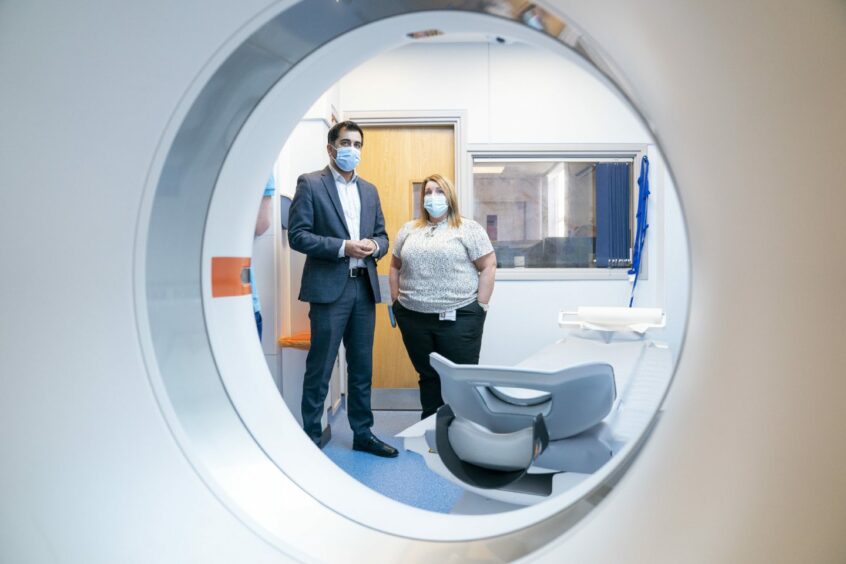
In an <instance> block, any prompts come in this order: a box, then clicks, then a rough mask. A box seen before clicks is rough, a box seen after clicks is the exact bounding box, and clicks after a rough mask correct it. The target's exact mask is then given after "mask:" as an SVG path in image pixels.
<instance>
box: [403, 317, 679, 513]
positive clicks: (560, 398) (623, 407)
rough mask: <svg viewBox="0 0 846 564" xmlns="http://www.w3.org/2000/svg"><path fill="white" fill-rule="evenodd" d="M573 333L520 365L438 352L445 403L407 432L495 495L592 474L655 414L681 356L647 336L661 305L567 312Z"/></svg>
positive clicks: (444, 466)
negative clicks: (474, 361)
mask: <svg viewBox="0 0 846 564" xmlns="http://www.w3.org/2000/svg"><path fill="white" fill-rule="evenodd" d="M559 325H560V326H561V327H563V328H566V329H568V333H567V335H566V336H565V337H564V338H562V339H560V340H559V341H557V342H555V343H553V344H551V345H549V346H547V347H545V348H543V349H542V350H540V351H538V352H537V353H535V354H533V355H531V356H530V357H529V358H527V359H525V360H524V361H522V362H520V363H519V364H517V365H515V366H491V365H458V364H455V363H453V362H450V361H449V360H448V359H446V358H444V357H443V356H441V355H439V354H437V353H432V355H431V357H430V362H431V364H432V366H433V368H435V370H436V371H437V372H438V374H439V375H440V378H441V391H442V395H443V398H444V402H445V405H444V406H442V407H441V408H440V410H439V411H438V413H437V414H436V415H433V416H431V417H429V418H427V419H425V420H423V421H421V422H419V423H417V424H415V425H413V426H411V427H409V428H408V429H406V430H405V431H403V432H402V433H400V434H399V436H400V437H402V438H403V439H404V443H405V447H406V448H407V449H408V450H411V451H414V452H417V453H418V454H420V455H421V456H423V458H424V460H425V461H426V463H427V465H428V466H429V467H430V468H431V469H432V470H434V471H435V472H437V473H439V474H441V475H443V476H444V477H446V478H448V479H450V480H451V481H453V482H455V483H457V484H459V485H460V486H462V487H463V488H465V489H466V490H468V491H470V492H473V493H476V494H478V495H481V496H483V497H486V498H490V499H496V500H500V501H505V502H508V503H512V504H518V505H526V504H532V503H536V502H538V501H541V500H543V499H546V498H548V497H549V496H551V495H554V494H557V493H560V492H561V491H564V490H566V489H568V488H570V487H573V486H574V485H575V484H577V483H579V482H580V481H581V480H583V479H585V478H587V477H588V476H590V475H591V474H592V473H593V472H595V471H597V470H598V469H599V468H600V467H602V466H603V465H604V464H605V463H607V462H608V461H610V460H611V459H612V458H613V457H614V455H615V454H616V453H618V452H620V451H621V450H622V449H623V448H625V447H626V445H628V444H630V443H632V441H634V440H635V439H637V438H638V437H639V436H640V435H641V434H642V432H643V431H644V430H646V428H647V426H648V425H649V424H650V422H651V421H652V416H653V415H654V413H655V412H656V411H657V409H658V408H659V406H660V403H661V401H662V399H663V396H664V393H665V392H666V389H667V387H668V385H669V381H670V376H671V373H672V355H671V352H670V351H669V349H668V348H667V347H666V346H665V345H664V344H662V343H661V342H659V341H655V340H653V339H652V338H651V335H648V333H649V332H650V330H654V329H656V328H661V327H662V326H663V325H664V316H663V313H662V312H661V311H660V310H655V309H645V308H632V309H629V308H579V309H578V310H577V311H575V312H562V313H561V314H560V315H559Z"/></svg>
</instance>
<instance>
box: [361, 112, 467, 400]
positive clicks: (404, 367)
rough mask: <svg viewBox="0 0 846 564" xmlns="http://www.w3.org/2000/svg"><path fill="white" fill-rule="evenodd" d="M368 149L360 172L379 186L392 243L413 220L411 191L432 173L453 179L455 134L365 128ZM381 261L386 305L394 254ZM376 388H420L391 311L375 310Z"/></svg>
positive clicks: (431, 129)
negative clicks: (393, 321)
mask: <svg viewBox="0 0 846 564" xmlns="http://www.w3.org/2000/svg"><path fill="white" fill-rule="evenodd" d="M363 129H364V148H363V150H362V152H361V163H360V164H359V166H358V169H357V172H358V174H359V175H361V177H362V178H365V179H367V180H369V181H370V182H372V183H373V184H375V185H376V187H377V188H378V189H379V197H380V199H381V200H382V211H383V213H384V214H385V228H386V230H387V232H388V239H389V240H390V241H391V244H392V245H393V241H394V239H395V238H396V236H397V233H398V232H399V229H400V227H402V225H403V224H404V223H405V222H407V221H410V220H411V219H412V205H413V201H412V197H411V195H412V189H413V185H414V183H415V182H416V183H420V181H422V180H423V179H424V178H426V177H427V176H429V175H430V174H441V175H443V176H445V177H447V178H449V179H450V180H454V179H455V135H454V132H453V128H452V127H451V126H425V127H417V126H413V127H411V126H400V127H393V126H391V127H381V126H379V127H364V128H363ZM392 250H393V247H391V249H390V250H389V251H388V253H389V255H388V256H386V257H385V258H384V259H383V260H381V261H379V267H378V270H379V278H380V280H382V281H384V283H383V284H382V288H383V289H384V290H383V294H384V295H383V296H382V299H383V300H384V301H386V302H387V301H389V300H390V296H389V295H387V291H388V290H387V288H388V284H387V279H388V269H389V267H390V262H391V261H390V253H391V252H392ZM373 387H374V388H416V387H417V372H416V371H415V370H414V368H413V367H412V366H411V361H409V360H408V354H407V353H406V352H405V346H404V345H403V343H402V336H401V335H400V332H399V329H398V328H396V329H395V328H392V327H391V324H390V321H389V320H388V313H387V308H386V307H385V305H383V304H379V305H377V306H376V334H375V338H374V343H373Z"/></svg>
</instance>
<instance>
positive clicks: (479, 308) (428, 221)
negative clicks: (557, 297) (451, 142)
mask: <svg viewBox="0 0 846 564" xmlns="http://www.w3.org/2000/svg"><path fill="white" fill-rule="evenodd" d="M420 209H421V214H420V217H419V218H417V219H415V220H412V221H410V222H408V223H406V224H405V225H403V226H402V229H400V231H399V233H398V234H397V237H396V242H395V243H394V250H393V255H392V257H391V270H390V276H389V279H390V286H391V302H392V303H393V311H394V316H395V317H396V320H397V325H399V328H400V332H401V333H402V340H403V343H405V348H406V350H407V351H408V356H409V358H410V359H411V363H412V364H413V365H414V368H415V370H417V373H418V374H419V376H420V380H419V383H420V404H421V405H422V407H423V413H422V416H421V418H422V419H425V418H426V417H428V416H430V415H432V414H434V413H435V412H436V411H437V410H438V408H439V407H440V406H442V405H443V404H444V401H443V399H442V398H441V381H440V378H439V377H438V373H437V372H435V370H434V369H433V368H432V367H431V366H430V364H429V353H432V352H437V353H439V354H441V355H443V356H444V357H446V358H448V359H450V360H451V361H452V362H455V363H457V364H478V362H479V349H480V348H481V346H482V330H483V328H484V324H485V317H486V315H487V311H488V302H489V301H490V299H491V294H492V293H493V287H494V276H495V274H496V255H495V254H494V250H493V245H491V240H490V238H488V234H487V233H486V232H485V230H484V229H482V226H481V225H479V224H478V223H476V222H475V221H473V220H472V219H467V218H466V217H461V215H460V213H459V211H458V200H457V198H456V195H455V189H454V188H453V187H452V184H451V183H450V182H449V181H448V180H447V179H445V178H443V177H442V176H441V175H439V174H433V175H432V176H430V177H428V178H427V179H426V180H424V181H423V190H421V193H420Z"/></svg>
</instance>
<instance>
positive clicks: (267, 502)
mask: <svg viewBox="0 0 846 564" xmlns="http://www.w3.org/2000/svg"><path fill="white" fill-rule="evenodd" d="M380 6H381V4H380ZM399 7H400V3H395V4H393V5H392V7H391V8H390V12H389V14H390V13H395V11H396V10H398V9H399ZM321 10H322V11H321ZM335 10H336V7H335V6H333V5H332V4H324V5H323V8H320V7H319V6H317V5H309V8H308V10H305V11H303V10H297V9H292V10H290V11H289V12H285V13H284V14H282V15H280V16H278V17H277V18H275V19H274V20H272V21H271V22H269V23H268V24H266V25H265V26H264V27H262V28H260V29H259V30H258V31H256V32H255V33H254V34H253V35H252V37H251V38H249V39H248V40H246V41H245V42H244V43H243V44H242V46H241V47H239V49H238V50H236V51H235V52H234V53H233V54H232V55H231V56H230V57H229V59H228V60H227V62H225V63H223V65H221V67H220V69H219V70H217V72H216V73H215V74H214V75H213V76H212V77H211V78H210V79H209V81H208V83H207V86H206V87H205V88H204V89H203V91H202V92H201V93H200V94H199V96H198V97H197V100H196V101H195V102H194V103H193V106H192V108H191V109H190V110H189V111H188V114H187V117H186V118H185V121H184V122H183V124H182V125H181V127H180V129H179V131H178V132H177V133H176V134H175V137H174V143H173V145H172V146H171V147H170V149H169V154H168V156H167V159H166V161H165V163H164V166H163V171H162V173H161V176H160V178H159V180H158V186H157V187H156V188H155V190H154V195H153V203H152V205H151V217H150V220H149V229H147V230H146V233H148V235H147V242H148V244H147V250H146V261H145V264H144V266H143V269H144V271H145V272H146V274H147V288H148V290H147V295H146V296H145V298H146V303H147V312H148V316H149V323H150V333H151V335H152V340H153V351H152V356H153V358H152V359H151V360H150V362H149V365H150V366H156V367H157V368H158V375H159V377H160V378H161V382H162V392H163V393H164V394H165V397H164V398H163V402H170V403H172V405H173V408H174V415H175V421H172V424H173V425H175V426H178V427H180V428H181V430H182V431H183V432H185V433H186V435H188V437H187V440H188V442H189V444H193V445H203V444H205V443H206V442H213V443H214V449H213V452H207V451H203V450H202V449H197V450H196V451H194V453H193V454H194V456H195V457H196V459H195V460H196V461H197V464H198V465H199V466H202V467H203V468H205V469H206V470H207V471H208V472H209V474H210V475H211V476H210V477H209V482H210V487H212V488H219V492H220V495H221V497H224V498H231V499H232V500H233V503H235V504H236V505H237V504H243V503H245V502H243V501H240V496H239V493H238V492H239V489H240V487H239V485H237V484H228V481H227V479H226V472H225V471H223V470H220V467H223V468H228V467H229V466H231V464H232V462H231V461H230V460H226V459H220V454H218V453H219V452H227V451H229V452H242V453H243V452H246V451H249V450H250V449H251V448H253V449H255V447H254V446H253V445H252V441H253V439H254V440H255V441H256V442H257V443H258V444H259V446H260V450H258V449H256V450H257V452H256V453H255V455H254V456H255V461H254V462H252V463H251V466H252V468H253V472H255V477H254V476H253V475H252V474H248V475H246V476H239V479H240V480H247V481H250V482H256V481H257V480H258V479H259V478H258V476H261V477H267V476H272V474H273V472H275V471H276V468H274V467H273V466H274V465H275V466H277V467H278V468H279V469H281V470H282V474H280V475H279V476H278V478H275V479H274V478H272V477H271V478H267V479H268V480H269V482H268V483H262V485H261V486H260V489H261V491H263V492H265V499H264V500H263V503H262V504H261V506H262V507H260V508H255V509H254V510H252V511H250V513H252V514H267V515H268V522H269V521H270V519H271V518H272V515H273V513H274V510H273V507H274V506H277V505H278V504H281V503H282V502H283V501H284V499H285V497H284V493H283V492H285V491H287V490H286V488H287V487H289V486H288V485H287V481H288V479H291V480H293V481H294V482H295V483H296V484H297V485H299V486H300V487H302V488H303V489H304V490H306V491H307V492H309V493H310V494H311V495H312V496H314V497H316V498H317V499H318V500H319V501H320V503H322V504H323V505H325V506H327V507H330V508H332V509H334V510H336V511H338V512H339V513H340V514H341V515H343V516H345V517H347V518H350V519H353V520H354V521H356V522H358V523H360V524H362V525H364V526H368V527H371V528H374V529H377V530H380V531H384V532H386V533H389V534H392V535H397V536H400V537H405V538H417V539H423V540H437V541H459V540H461V541H468V542H472V541H473V540H474V539H492V538H494V537H496V536H499V535H509V534H518V535H526V536H528V537H529V538H531V539H532V543H533V544H534V546H540V544H542V543H543V540H542V539H544V538H547V539H548V538H550V537H549V536H548V535H549V534H550V532H544V531H556V532H557V533H560V532H561V531H562V530H563V528H565V527H566V526H567V525H566V523H570V522H574V521H575V519H577V518H578V516H579V515H582V514H584V513H585V512H586V511H587V510H589V509H590V507H592V505H593V504H595V503H597V502H598V500H599V499H601V497H602V495H603V493H604V492H605V491H607V489H608V487H609V486H610V485H611V484H613V483H614V482H615V481H616V479H618V476H619V473H620V471H621V469H622V468H624V467H625V466H626V465H627V464H628V463H629V462H630V459H629V456H630V455H629V453H631V454H634V453H635V452H636V451H637V448H638V447H639V442H638V441H636V442H635V444H633V445H632V446H631V447H630V448H629V449H627V450H626V451H625V452H624V453H621V455H620V456H618V457H616V458H617V460H615V461H614V462H613V463H612V464H609V465H608V468H607V469H605V470H603V471H602V472H598V473H597V474H596V475H595V476H594V477H592V478H591V480H589V481H588V482H586V483H585V484H584V486H582V487H579V488H578V489H576V490H575V491H574V492H573V495H572V496H560V497H559V498H555V499H551V500H549V502H546V503H543V504H538V506H536V507H532V508H529V509H525V510H522V511H520V512H514V513H513V514H509V515H507V516H504V515H499V516H493V515H490V516H479V517H469V516H462V517H457V516H439V517H437V518H435V517H433V516H430V515H426V514H421V512H419V511H417V510H414V509H412V508H408V507H403V506H400V505H398V504H396V503H392V502H388V501H387V500H383V499H381V498H378V497H377V498H374V496H373V495H372V494H370V493H368V492H366V490H364V489H363V488H362V487H361V486H360V485H359V484H358V483H356V482H355V481H354V480H351V479H350V478H349V477H347V476H344V475H342V474H340V473H339V472H337V470H335V469H334V468H333V467H332V466H331V465H329V464H327V461H326V460H325V459H324V458H323V457H322V456H320V455H319V454H318V452H317V451H316V449H313V448H312V447H311V445H310V444H309V443H308V441H307V440H306V438H305V437H304V436H303V435H302V434H301V433H300V432H299V430H298V427H297V425H296V423H295V421H294V420H293V418H291V417H290V416H289V414H287V413H280V412H279V401H278V398H277V396H276V394H275V393H274V392H273V388H272V384H271V382H272V380H271V379H270V378H269V376H268V375H267V374H266V371H265V370H262V366H261V365H262V363H263V362H264V359H263V358H262V357H261V356H260V355H258V354H256V355H254V356H253V358H254V359H257V362H255V361H253V360H249V359H248V360H245V359H244V358H243V353H242V351H243V350H244V349H248V350H249V349H251V348H252V349H255V345H254V342H255V339H254V338H253V332H252V329H250V327H251V324H252V320H251V318H249V316H246V317H245V316H244V312H246V311H247V310H246V308H245V307H244V306H243V298H242V301H241V303H239V302H238V301H236V300H233V299H230V298H226V299H215V298H213V297H212V293H211V292H210V283H209V279H210V278H211V276H209V274H210V271H211V270H212V269H210V268H209V267H208V265H209V264H212V262H213V261H214V260H215V257H231V256H239V255H240V256H244V255H248V254H249V249H250V246H251V240H250V239H249V238H246V239H245V238H243V237H241V238H233V237H232V233H247V232H249V229H246V230H245V229H241V227H246V226H248V225H249V224H250V223H251V222H252V219H251V218H252V217H254V215H255V210H254V209H252V207H251V206H245V205H244V200H245V198H244V192H243V186H244V184H245V178H250V176H251V175H255V171H260V170H267V169H268V168H270V163H272V161H273V158H274V157H275V155H276V154H277V153H278V150H279V147H278V145H274V144H273V140H274V136H276V137H275V139H277V140H278V138H279V136H280V132H285V131H289V130H290V129H291V128H292V127H293V125H294V123H295V122H296V120H297V119H298V117H299V115H301V114H302V113H303V112H304V111H305V109H307V108H308V106H309V105H311V102H312V100H313V99H314V98H316V97H317V96H318V95H319V94H320V93H322V92H323V91H324V90H325V89H326V88H328V86H329V85H330V84H331V83H332V82H334V80H336V79H337V77H339V76H342V75H343V74H345V73H346V72H347V71H348V70H350V69H351V67H352V66H354V64H355V62H356V59H359V60H364V59H365V58H367V57H368V56H370V55H372V54H373V53H374V50H378V51H381V50H383V49H384V48H385V46H386V43H387V42H389V41H393V42H394V44H396V43H399V42H401V41H403V40H404V39H405V36H406V34H407V33H408V32H409V31H413V30H416V29H429V28H432V27H436V28H438V29H440V30H442V31H446V32H447V33H451V32H454V31H457V32H462V31H467V30H477V31H485V32H488V33H493V34H494V35H498V36H506V37H509V36H514V35H515V34H518V35H519V34H521V33H522V34H524V35H526V36H527V37H529V38H531V37H532V36H533V35H537V34H535V33H534V32H532V31H531V30H527V29H525V28H523V26H520V25H514V24H511V23H510V22H507V21H503V20H501V19H499V18H496V19H494V18H490V17H486V18H481V19H480V18H479V16H478V15H474V14H471V13H462V12H436V11H425V12H423V13H421V14H418V15H416V17H415V15H414V14H413V12H414V11H415V10H409V11H410V13H409V14H408V15H405V16H400V17H399V18H396V17H395V18H391V19H383V20H381V21H379V20H380V19H381V17H382V16H383V15H384V14H379V13H375V14H368V16H367V18H364V17H361V18H359V19H358V20H351V19H347V20H341V21H344V23H345V25H355V26H357V28H350V29H348V30H346V29H345V34H344V35H343V37H339V38H337V39H334V38H333V34H335V33H338V31H337V30H335V31H332V32H331V33H330V34H329V35H328V36H327V37H325V38H323V39H321V42H323V43H325V45H324V46H323V47H321V48H320V49H317V50H316V51H314V52H309V56H308V57H307V58H306V57H305V56H304V57H303V60H302V61H298V60H296V58H295V57H296V55H295V53H296V51H295V50H292V49H290V47H289V45H288V43H289V41H290V39H289V37H287V35H286V34H285V33H283V31H284V30H285V29H289V28H295V29H296V28H301V27H303V26H305V25H306V24H307V21H309V20H311V19H313V18H315V17H317V16H318V15H321V16H324V17H329V15H330V14H336V12H335ZM368 20H375V23H372V24H369V25H366V22H367V21H368ZM326 29H327V32H328V28H326ZM527 31H528V33H526V32H527ZM571 37H577V35H575V34H574V33H573V32H571ZM368 38H370V39H368ZM546 40H547V42H548V46H550V47H551V48H557V49H562V46H561V45H556V44H555V43H556V42H554V41H550V40H549V38H546ZM257 44H259V45H261V47H262V49H261V50H258V49H256V45H257ZM268 52H271V53H286V56H287V57H288V59H290V60H291V62H293V63H296V64H294V65H293V68H291V69H290V70H288V67H289V66H290V62H289V61H288V60H282V61H280V59H279V57H278V56H274V57H271V58H269V59H268V58H267V56H266V53H268ZM303 53H306V50H303ZM338 53H344V54H345V57H344V59H343V60H342V61H338V58H337V54H338ZM229 85H236V86H234V87H230V86H229ZM306 85H307V86H306ZM271 86H272V90H270V91H269V92H267V91H268V89H269V88H271ZM265 92H267V93H266V94H265ZM297 102H299V105H298V103H297ZM233 124H234V125H233ZM199 132H202V133H201V134H200V133H199ZM236 132H237V137H234V134H235V133H236ZM230 136H231V141H230ZM221 138H222V141H220V142H219V144H218V143H215V144H213V145H212V144H204V143H203V142H202V140H203V139H214V140H218V139H221ZM277 143H278V141H277ZM262 153H264V155H263V154H262ZM195 162H201V163H203V166H196V165H194V163H195ZM218 162H219V163H220V164H218ZM170 163H176V164H174V165H171V164H170ZM217 171H219V173H218V172H217ZM215 175H217V176H216V177H215ZM248 185H249V183H248ZM203 186H207V189H208V190H209V191H211V190H212V189H214V194H213V195H212V197H211V202H210V203H209V204H208V205H207V208H206V207H204V203H205V201H206V200H207V199H208V195H206V193H205V191H204V190H201V187H203ZM239 208H241V209H244V208H246V210H247V211H246V213H241V214H240V215H239V214H238V212H237V211H235V212H234V213H233V210H238V209H239ZM206 209H208V211H206ZM192 216H193V217H194V219H193V220H192ZM239 219H240V220H241V221H242V222H243V225H239V224H238V220H239ZM192 222H193V225H192ZM146 223H147V222H146V221H144V220H142V221H141V222H140V224H141V225H142V226H144V225H145V224H146ZM201 226H202V227H203V228H204V230H205V239H204V241H203V243H202V246H199V245H196V243H194V242H193V241H192V240H190V239H188V238H186V237H179V234H180V233H184V232H185V231H186V230H187V229H200V228H201ZM140 238H141V239H143V238H144V235H141V236H140ZM176 240H178V241H179V242H180V243H179V244H174V241H176ZM201 249H202V259H201V260H199V258H198V256H197V254H198V253H199V252H200V250H201ZM198 263H199V264H201V265H203V266H202V268H201V269H200V271H199V272H198V271H197V268H196V265H197V264H198ZM180 272H182V273H184V274H180ZM198 274H200V275H201V280H199V281H197V280H195V279H194V278H193V277H196V276H197V275H198ZM177 277H179V278H183V277H184V281H183V282H181V283H180V286H182V287H184V288H186V290H187V289H188V288H193V289H194V290H195V291H197V292H198V293H199V290H200V289H201V288H202V290H203V293H202V304H203V307H202V309H201V310H200V309H199V308H197V306H198V305H199V304H200V299H199V298H200V296H197V298H196V299H191V300H186V299H184V298H180V300H173V299H172V298H170V297H166V298H165V299H160V297H159V294H158V292H157V289H158V288H160V287H164V286H168V285H170V284H173V281H174V279H175V278H177ZM142 299H143V298H142ZM142 313H143V312H142ZM201 314H202V315H201ZM142 317H143V315H142ZM192 319H195V320H196V321H195V323H196V324H197V325H199V324H201V323H202V322H203V321H205V324H206V327H207V329H208V333H209V344H210V347H209V350H208V351H202V350H201V349H200V347H194V348H193V349H192V348H191V347H190V346H188V343H187V342H184V341H181V340H182V339H189V338H190V339H194V338H195V337H194V336H193V335H192V334H191V333H189V332H188V331H186V324H187V323H189V322H190V320H192ZM233 320H237V322H233ZM173 350H178V351H181V352H182V354H178V355H177V354H172V353H170V351H173ZM189 350H192V356H191V357H190V360H188V358H187V357H186V356H185V352H184V351H189ZM251 362H253V364H252V365H251V364H250V363H251ZM186 365H191V366H193V367H194V368H192V369H191V370H190V371H186V370H185V366H186ZM200 366H203V367H204V368H203V369H202V370H201V369H199V367H200ZM245 372H246V373H254V374H260V375H261V376H262V377H261V378H252V379H250V378H247V377H244V376H243V375H244V373H245ZM187 375H190V384H189V385H187V386H186V385H185V384H184V379H185V377H186V376H187ZM154 377H155V376H154ZM221 380H223V384H224V385H223V387H221V382H220V381H221ZM198 398H202V400H203V401H202V403H200V402H199V401H198ZM215 398H216V399H215ZM174 400H176V401H174ZM230 402H231V403H232V404H233V405H234V406H235V407H236V408H237V413H235V414H233V413H232V407H231V406H230V405H229V403H230ZM198 411H200V412H201V414H202V415H201V416H196V415H195V414H196V413H197V412H198ZM239 419H240V420H239ZM242 421H243V422H244V423H246V426H247V429H248V430H249V434H250V436H247V435H246V433H243V431H241V422H242ZM280 435H281V436H280ZM221 436H222V437H226V438H231V442H230V443H225V447H224V446H223V443H222V441H221V439H220V438H218V437H221ZM236 437H238V438H241V439H244V442H243V443H242V442H238V441H237V440H235V438H236ZM641 440H643V439H641ZM188 448H190V447H186V449H188ZM291 453H296V455H295V456H292V454H291ZM264 455H267V456H268V457H269V458H270V461H267V462H263V461H261V460H260V458H261V457H263V456H264ZM271 462H272V464H271ZM277 481H278V482H279V483H278V484H276V483H275V482H277ZM254 487H259V486H254ZM271 492H277V495H278V496H279V498H278V499H274V496H273V495H271ZM588 496H590V498H589V499H590V501H589V502H588V501H582V498H585V499H588ZM564 509H567V511H564ZM268 522H262V523H260V526H262V527H263V528H265V529H267V530H268V531H269V532H270V534H271V535H272V534H274V532H273V526H272V525H270V524H268ZM535 526H537V527H536V528H535ZM519 530H525V532H520V533H513V531H519ZM276 534H278V533H276ZM488 542H494V541H490V540H489V541H488ZM508 542H511V539H509V541H508ZM524 543H525V541H524ZM517 555H519V554H517Z"/></svg>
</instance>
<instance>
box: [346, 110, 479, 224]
mask: <svg viewBox="0 0 846 564" xmlns="http://www.w3.org/2000/svg"><path fill="white" fill-rule="evenodd" d="M343 115H344V120H352V121H354V122H356V123H357V124H359V125H361V126H366V127H408V126H415V125H419V126H427V125H446V126H451V127H452V129H453V136H454V141H455V159H454V161H455V178H453V179H452V180H453V182H455V191H456V192H457V195H458V205H459V206H460V208H461V209H462V210H463V211H464V213H463V215H464V216H466V217H472V216H473V214H472V211H473V210H472V209H471V206H472V203H473V202H472V201H471V200H470V197H471V194H470V192H471V191H470V190H469V186H470V164H469V163H470V161H469V159H468V155H469V153H468V152H467V129H466V127H465V126H464V124H466V123H467V111H466V110H349V111H344V112H343Z"/></svg>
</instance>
